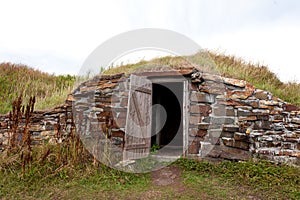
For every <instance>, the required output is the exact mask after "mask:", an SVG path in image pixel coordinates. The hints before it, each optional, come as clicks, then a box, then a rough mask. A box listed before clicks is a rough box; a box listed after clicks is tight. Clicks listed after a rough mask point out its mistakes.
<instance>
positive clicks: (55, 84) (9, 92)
mask: <svg viewBox="0 0 300 200" xmlns="http://www.w3.org/2000/svg"><path fill="white" fill-rule="evenodd" d="M74 81H75V77H74V76H70V75H66V76H63V75H60V76H55V75H50V74H48V73H44V72H41V71H39V70H35V69H32V68H30V67H28V66H26V65H21V64H12V63H1V64H0V85H1V87H0V113H7V112H9V111H10V110H11V108H12V102H13V100H14V99H16V98H17V97H18V96H19V95H21V94H23V97H24V100H25V102H27V101H28V99H29V97H30V96H36V100H37V104H36V109H45V108H51V107H53V106H56V105H59V104H62V103H63V102H64V100H65V99H66V96H67V94H68V93H69V92H70V91H71V89H72V87H73V84H74Z"/></svg>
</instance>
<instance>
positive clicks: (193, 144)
mask: <svg viewBox="0 0 300 200" xmlns="http://www.w3.org/2000/svg"><path fill="white" fill-rule="evenodd" d="M184 76H185V78H187V79H188V80H189V106H188V109H189V110H188V112H189V113H190V114H189V127H188V130H189V133H188V134H189V136H188V138H189V139H188V140H189V148H188V155H189V156H194V157H207V156H208V157H213V158H221V159H230V160H248V159H250V158H252V157H257V158H263V159H268V160H272V161H276V162H285V163H290V164H296V165H299V164H300V111H299V108H297V107H296V106H293V105H291V104H288V103H286V102H284V101H282V100H280V99H278V98H276V97H274V96H273V95H272V94H271V93H270V92H267V91H263V90H260V89H257V88H255V87H253V86H251V85H250V84H249V83H247V82H245V81H242V80H236V79H229V78H224V77H221V76H217V75H211V74H206V73H201V72H199V71H196V70H193V71H191V72H190V73H186V74H185V75H184ZM129 81H130V78H129V76H125V75H124V74H117V75H112V76H108V75H102V76H96V77H95V78H93V79H91V80H88V81H86V82H83V83H82V84H80V85H79V86H78V87H77V89H75V90H74V91H73V93H72V94H71V95H69V96H68V98H67V100H66V103H65V104H64V105H62V106H59V107H56V108H54V109H51V110H47V111H35V112H34V114H33V117H32V122H31V125H30V127H29V130H30V132H31V135H32V141H33V144H42V143H44V142H62V140H63V136H64V135H66V134H68V133H70V131H71V129H72V128H73V129H76V131H77V132H78V133H80V134H81V135H83V136H85V138H90V140H91V141H94V142H97V143H99V142H101V140H105V139H110V141H111V142H112V143H113V144H115V145H117V146H119V147H120V148H122V147H123V145H124V142H125V141H124V135H125V126H126V117H127V105H128V93H129ZM10 123H11V122H10V121H9V117H8V115H1V116H0V147H1V148H2V150H3V149H5V148H6V146H7V144H8V138H9V133H10ZM22 126H24V124H23V123H20V128H22Z"/></svg>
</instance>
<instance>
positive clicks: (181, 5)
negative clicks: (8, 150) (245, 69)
mask: <svg viewBox="0 0 300 200" xmlns="http://www.w3.org/2000/svg"><path fill="white" fill-rule="evenodd" d="M0 8H1V12H0V27H1V31H0V62H16V63H24V64H27V65H29V66H31V67H34V68H38V69H40V70H42V71H46V72H50V73H55V74H67V73H70V74H77V73H78V71H79V69H80V67H81V65H82V64H83V62H84V60H85V59H86V58H87V57H88V55H89V54H90V53H91V52H92V51H93V50H94V49H95V48H96V47H97V46H99V45H100V44H101V43H102V42H104V41H106V40H108V39H110V38H111V37H113V36H115V35H117V34H120V33H122V32H125V31H130V30H132V29H137V28H163V29H169V30H173V31H176V32H178V33H181V34H184V35H186V36H187V37H189V38H191V39H192V40H194V41H196V42H197V43H198V44H199V45H200V46H201V47H202V48H205V49H211V50H216V51H218V52H225V53H226V54H231V55H236V56H238V57H242V58H244V59H246V60H250V61H252V62H254V63H257V62H259V63H261V64H264V65H267V66H268V67H269V68H270V69H271V70H272V71H273V72H275V73H276V74H278V76H279V77H280V79H281V80H283V81H289V80H297V81H300V63H299V55H298V52H299V48H300V1H298V0H151V1H150V0H107V1H99V0H98V1H96V0H95V1H89V0H85V1H74V0H73V1H62V0H51V1H40V0H36V1H35V0H26V1H23V0H20V1H17V0H10V1H1V0H0Z"/></svg>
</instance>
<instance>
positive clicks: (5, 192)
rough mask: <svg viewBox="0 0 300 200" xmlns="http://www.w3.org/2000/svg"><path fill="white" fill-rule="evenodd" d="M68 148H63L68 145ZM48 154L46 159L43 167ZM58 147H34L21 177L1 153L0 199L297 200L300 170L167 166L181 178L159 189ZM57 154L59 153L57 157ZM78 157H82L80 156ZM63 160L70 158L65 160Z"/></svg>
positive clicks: (13, 157) (12, 158)
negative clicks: (175, 169)
mask: <svg viewBox="0 0 300 200" xmlns="http://www.w3.org/2000/svg"><path fill="white" fill-rule="evenodd" d="M66 147H67V146H66ZM46 149H50V150H51V151H50V154H49V155H48V156H47V157H46V159H44V161H43V162H41V159H40V158H41V157H43V155H45V153H44V152H46V151H45V150H46ZM70 150H71V149H69V150H66V149H65V150H64V149H61V148H59V146H51V145H50V146H43V147H34V149H33V151H32V155H33V159H32V161H31V164H30V165H29V166H27V170H26V173H25V174H24V173H23V171H22V166H21V158H20V157H19V155H18V154H13V153H11V154H9V155H7V154H1V160H0V198H1V199H171V198H172V199H199V198H200V199H228V198H233V199H249V198H250V197H253V198H254V197H255V198H260V199H299V198H300V184H299V183H300V169H299V168H295V167H290V166H276V165H274V164H271V163H269V162H253V161H248V162H221V163H210V162H198V161H194V160H189V159H179V160H177V161H176V162H175V163H172V164H171V166H172V167H171V168H174V167H175V168H178V169H179V171H180V173H181V175H180V176H179V178H178V179H176V180H175V181H174V183H173V184H171V185H166V186H158V185H155V184H154V182H153V177H152V174H151V172H150V173H144V174H133V173H126V172H122V171H118V170H115V169H111V168H108V167H106V166H104V165H102V164H100V163H97V164H96V165H95V164H93V160H92V159H91V158H92V157H89V156H88V154H86V153H85V154H84V156H83V157H81V159H79V160H77V161H76V162H75V161H74V159H73V157H72V153H71V154H70V152H69V151H70ZM58 152H60V154H58ZM80 154H82V153H80ZM66 158H68V159H67V160H66Z"/></svg>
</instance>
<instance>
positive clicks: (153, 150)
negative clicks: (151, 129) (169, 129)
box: [150, 144, 160, 153]
mask: <svg viewBox="0 0 300 200" xmlns="http://www.w3.org/2000/svg"><path fill="white" fill-rule="evenodd" d="M159 149H160V146H159V145H158V144H153V145H152V146H151V149H150V152H151V153H157V152H158V150H159Z"/></svg>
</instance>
